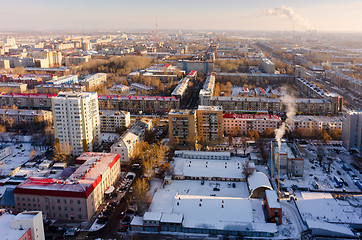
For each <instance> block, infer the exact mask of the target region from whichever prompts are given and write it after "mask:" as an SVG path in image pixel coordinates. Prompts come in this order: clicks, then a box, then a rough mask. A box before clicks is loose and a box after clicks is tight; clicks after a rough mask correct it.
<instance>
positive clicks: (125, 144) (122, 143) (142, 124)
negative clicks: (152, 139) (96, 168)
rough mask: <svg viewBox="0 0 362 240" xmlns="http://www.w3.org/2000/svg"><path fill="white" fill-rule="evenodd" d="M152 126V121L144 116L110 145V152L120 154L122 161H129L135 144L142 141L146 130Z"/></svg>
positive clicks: (135, 146)
mask: <svg viewBox="0 0 362 240" xmlns="http://www.w3.org/2000/svg"><path fill="white" fill-rule="evenodd" d="M151 127H152V121H151V120H149V119H146V118H142V119H141V120H139V121H137V122H136V123H134V125H133V126H132V127H131V128H130V129H129V130H128V131H127V132H125V133H124V134H123V135H122V136H121V137H120V138H119V139H118V140H117V141H116V142H115V143H114V144H113V145H112V146H111V152H112V153H117V154H119V155H120V158H121V161H122V162H129V160H130V159H131V158H132V157H133V155H134V153H135V149H136V148H137V144H138V143H139V142H140V141H143V140H144V138H145V134H146V131H147V130H150V129H151Z"/></svg>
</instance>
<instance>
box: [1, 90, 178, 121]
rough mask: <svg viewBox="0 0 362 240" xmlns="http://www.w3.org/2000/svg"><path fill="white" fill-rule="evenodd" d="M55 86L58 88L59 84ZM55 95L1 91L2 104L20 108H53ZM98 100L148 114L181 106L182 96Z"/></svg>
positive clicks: (107, 105)
mask: <svg viewBox="0 0 362 240" xmlns="http://www.w3.org/2000/svg"><path fill="white" fill-rule="evenodd" d="M51 86H52V85H51ZM60 86H61V85H60ZM54 88H55V89H57V86H54ZM54 96H56V94H33V93H8V94H7V93H0V104H1V105H2V106H8V107H11V106H13V105H16V106H18V107H19V108H31V109H51V107H52V103H51V98H52V97H54ZM98 102H99V108H100V109H102V110H120V109H122V110H125V111H129V112H131V113H139V112H140V111H142V112H143V113H146V114H165V113H168V112H169V111H170V110H171V109H179V108H180V98H176V97H162V96H122V95H99V96H98Z"/></svg>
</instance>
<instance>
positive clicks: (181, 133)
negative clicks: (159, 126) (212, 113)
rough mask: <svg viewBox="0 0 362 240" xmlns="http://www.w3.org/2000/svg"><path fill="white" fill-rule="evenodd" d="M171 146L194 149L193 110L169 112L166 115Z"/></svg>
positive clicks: (194, 116)
mask: <svg viewBox="0 0 362 240" xmlns="http://www.w3.org/2000/svg"><path fill="white" fill-rule="evenodd" d="M168 124H169V138H170V144H171V146H175V147H178V148H186V149H190V148H192V149H193V148H195V142H196V140H197V133H196V112H195V110H186V109H184V110H171V111H170V112H169V114H168Z"/></svg>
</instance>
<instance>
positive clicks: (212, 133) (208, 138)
mask: <svg viewBox="0 0 362 240" xmlns="http://www.w3.org/2000/svg"><path fill="white" fill-rule="evenodd" d="M222 114H223V109H222V107H221V106H201V105H199V107H198V109H197V110H196V117H197V133H198V136H197V137H198V140H199V141H200V142H205V143H217V142H220V141H222V139H223V136H224V127H223V117H222Z"/></svg>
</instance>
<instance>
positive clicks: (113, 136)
mask: <svg viewBox="0 0 362 240" xmlns="http://www.w3.org/2000/svg"><path fill="white" fill-rule="evenodd" d="M118 138H119V134H118V133H101V139H100V140H101V141H104V142H114V141H116V140H117V139H118Z"/></svg>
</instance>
